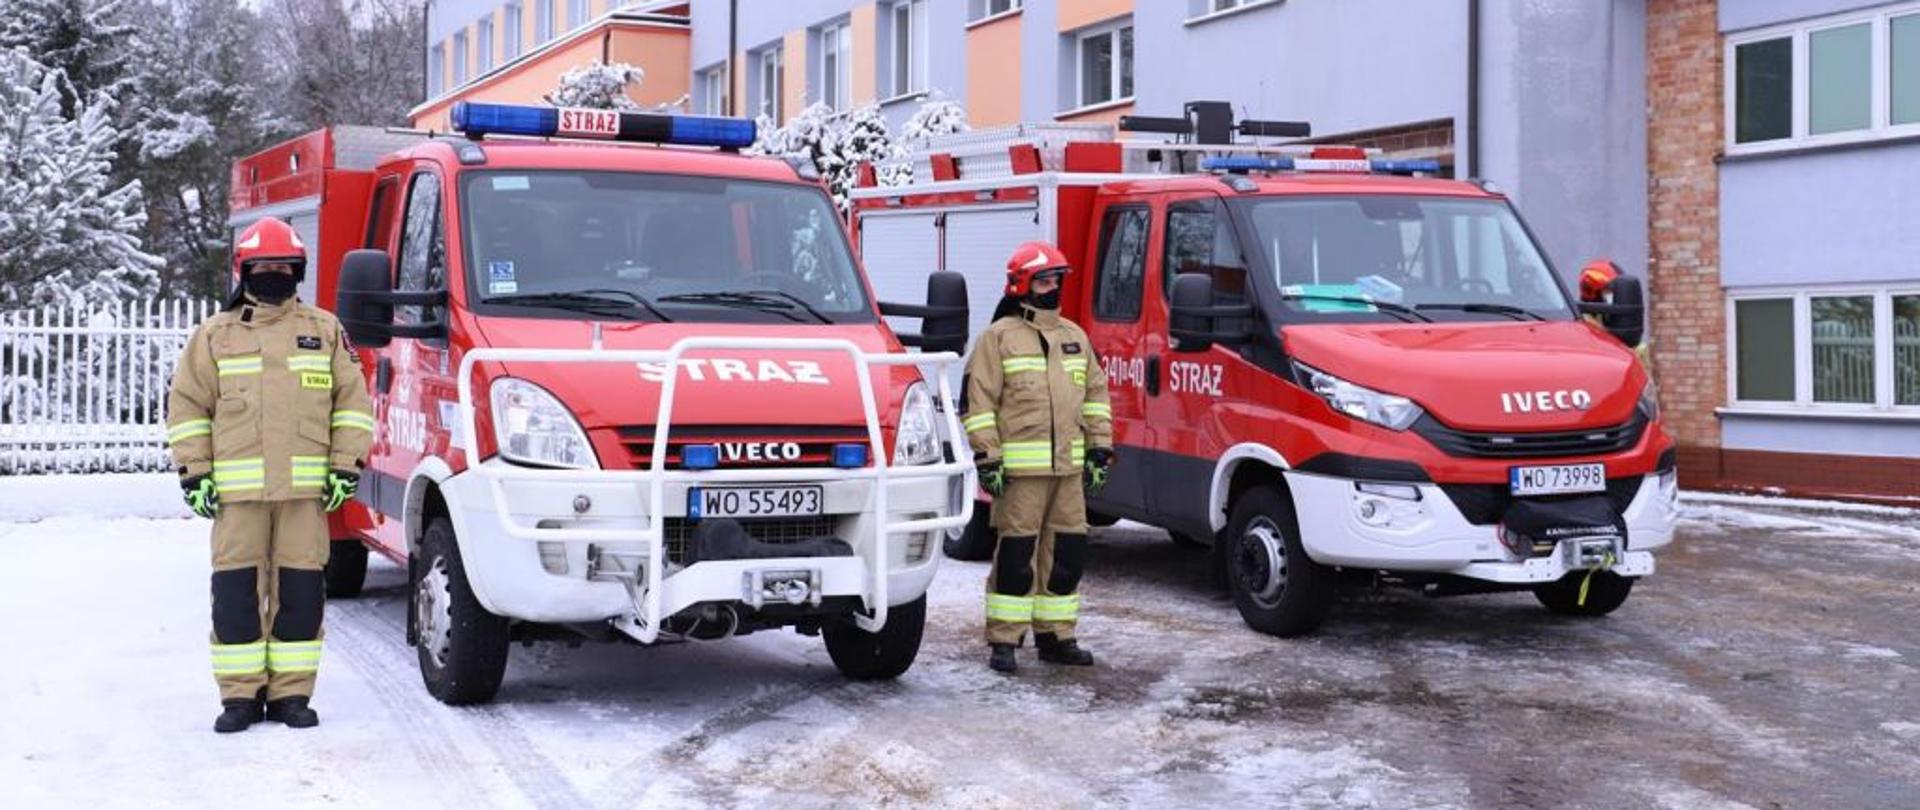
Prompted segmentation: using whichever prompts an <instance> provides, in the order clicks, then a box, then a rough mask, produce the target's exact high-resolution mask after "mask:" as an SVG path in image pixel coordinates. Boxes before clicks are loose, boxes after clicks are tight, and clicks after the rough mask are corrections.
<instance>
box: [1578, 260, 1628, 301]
mask: <svg viewBox="0 0 1920 810" xmlns="http://www.w3.org/2000/svg"><path fill="white" fill-rule="evenodd" d="M1619 277H1620V266H1619V265H1617V264H1614V263H1613V262H1610V261H1606V260H1604V259H1602V260H1597V261H1591V262H1587V266H1585V267H1582V268H1580V300H1582V301H1587V302H1595V301H1601V300H1604V299H1605V298H1606V295H1607V287H1608V286H1610V285H1612V284H1613V280H1614V279H1616V278H1619Z"/></svg>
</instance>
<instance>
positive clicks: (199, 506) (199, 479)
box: [180, 473, 220, 518]
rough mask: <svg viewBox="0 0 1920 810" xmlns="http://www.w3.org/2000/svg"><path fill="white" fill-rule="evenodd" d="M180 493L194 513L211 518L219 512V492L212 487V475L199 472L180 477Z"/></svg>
mask: <svg viewBox="0 0 1920 810" xmlns="http://www.w3.org/2000/svg"><path fill="white" fill-rule="evenodd" d="M180 495H181V497H184V498H185V499H186V501H187V508H188V509H192V510H193V513H194V514H195V515H199V516H200V517H203V518H211V517H213V516H214V515H217V514H220V493H218V492H215V491H214V489H213V476H210V475H207V474H206V473H201V474H199V475H196V476H193V477H192V478H182V479H180Z"/></svg>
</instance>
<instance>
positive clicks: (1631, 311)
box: [1580, 301, 1646, 316]
mask: <svg viewBox="0 0 1920 810" xmlns="http://www.w3.org/2000/svg"><path fill="white" fill-rule="evenodd" d="M1645 309H1646V308H1645V307H1643V306H1640V305H1638V304H1602V303H1599V302H1594V301H1582V302H1580V314H1582V315H1601V316H1606V315H1638V314H1640V313H1641V312H1643V311H1645Z"/></svg>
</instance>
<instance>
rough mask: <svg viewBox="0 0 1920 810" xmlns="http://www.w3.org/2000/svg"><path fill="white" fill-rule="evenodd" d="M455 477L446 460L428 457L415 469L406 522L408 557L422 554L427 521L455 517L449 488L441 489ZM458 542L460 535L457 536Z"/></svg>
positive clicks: (410, 478) (409, 492)
mask: <svg viewBox="0 0 1920 810" xmlns="http://www.w3.org/2000/svg"><path fill="white" fill-rule="evenodd" d="M452 477H453V469H452V468H451V467H448V466H447V463H446V462H445V461H442V460H441V459H438V458H432V457H428V458H425V459H422V460H421V461H420V464H419V466H417V467H414V468H413V474H412V476H410V477H409V478H408V479H407V499H406V506H405V512H404V513H403V514H404V518H403V520H404V521H405V522H403V523H402V524H401V525H402V526H403V527H404V531H405V532H406V538H407V556H409V557H412V556H414V555H415V554H418V553H419V551H420V540H421V538H422V537H423V536H424V535H425V534H426V532H427V521H428V520H430V519H432V518H433V517H435V516H440V517H447V518H451V517H452V516H453V510H452V504H449V503H447V491H446V488H445V487H443V486H441V484H443V483H445V482H446V480H447V479H449V478H452ZM454 536H455V538H456V540H457V539H458V538H459V533H458V532H455V534H454Z"/></svg>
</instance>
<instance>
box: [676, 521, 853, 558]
mask: <svg viewBox="0 0 1920 810" xmlns="http://www.w3.org/2000/svg"><path fill="white" fill-rule="evenodd" d="M840 517H841V516H839V515H812V516H808V517H781V518H736V520H738V521H739V523H740V527H741V528H743V529H746V531H747V536H748V537H751V538H753V539H754V540H755V541H757V542H761V543H766V544H768V545H775V546H785V545H792V544H794V543H803V542H806V541H808V540H812V539H814V538H816V537H827V536H831V535H833V534H834V529H836V528H837V527H838V525H839V521H840ZM699 525H700V524H698V523H695V522H692V521H688V520H686V519H684V518H667V519H666V536H665V538H664V539H665V541H666V546H667V559H668V560H669V561H671V562H673V563H676V564H684V563H685V562H686V561H687V544H688V543H689V542H691V541H692V539H693V533H694V530H695V529H697V528H699Z"/></svg>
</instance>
